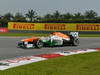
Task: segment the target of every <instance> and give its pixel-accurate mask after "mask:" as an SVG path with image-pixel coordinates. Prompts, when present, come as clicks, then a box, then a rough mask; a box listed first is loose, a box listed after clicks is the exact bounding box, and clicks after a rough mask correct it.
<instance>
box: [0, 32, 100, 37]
mask: <svg viewBox="0 0 100 75" xmlns="http://www.w3.org/2000/svg"><path fill="white" fill-rule="evenodd" d="M48 35H49V34H43V33H0V36H48ZM79 36H80V37H100V34H79Z"/></svg>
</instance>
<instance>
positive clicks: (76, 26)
mask: <svg viewBox="0 0 100 75" xmlns="http://www.w3.org/2000/svg"><path fill="white" fill-rule="evenodd" d="M8 29H9V30H32V31H100V24H98V23H23V22H22V23H21V22H9V23H8Z"/></svg>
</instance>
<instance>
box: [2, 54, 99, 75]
mask: <svg viewBox="0 0 100 75" xmlns="http://www.w3.org/2000/svg"><path fill="white" fill-rule="evenodd" d="M0 75H100V52H94V53H86V54H78V55H72V56H64V57H59V58H54V59H49V60H46V61H41V62H37V63H32V64H29V65H24V66H20V67H16V68H12V69H8V70H5V71H0Z"/></svg>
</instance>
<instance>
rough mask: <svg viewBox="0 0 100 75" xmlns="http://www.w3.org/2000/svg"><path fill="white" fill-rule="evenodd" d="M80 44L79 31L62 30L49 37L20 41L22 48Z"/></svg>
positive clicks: (19, 45)
mask: <svg viewBox="0 0 100 75" xmlns="http://www.w3.org/2000/svg"><path fill="white" fill-rule="evenodd" d="M66 45H72V46H78V45H79V36H78V32H70V34H63V33H61V32H53V33H51V34H50V35H49V36H48V37H40V38H38V37H32V38H27V39H23V40H21V42H19V43H18V47H20V48H42V47H44V46H48V47H49V46H50V47H51V46H66Z"/></svg>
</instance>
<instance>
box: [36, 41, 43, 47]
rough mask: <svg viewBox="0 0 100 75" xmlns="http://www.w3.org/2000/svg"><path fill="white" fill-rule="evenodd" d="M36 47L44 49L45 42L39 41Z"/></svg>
mask: <svg viewBox="0 0 100 75" xmlns="http://www.w3.org/2000/svg"><path fill="white" fill-rule="evenodd" d="M36 47H37V48H42V47H43V42H42V41H41V40H37V42H36Z"/></svg>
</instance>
